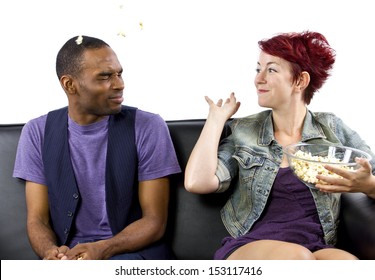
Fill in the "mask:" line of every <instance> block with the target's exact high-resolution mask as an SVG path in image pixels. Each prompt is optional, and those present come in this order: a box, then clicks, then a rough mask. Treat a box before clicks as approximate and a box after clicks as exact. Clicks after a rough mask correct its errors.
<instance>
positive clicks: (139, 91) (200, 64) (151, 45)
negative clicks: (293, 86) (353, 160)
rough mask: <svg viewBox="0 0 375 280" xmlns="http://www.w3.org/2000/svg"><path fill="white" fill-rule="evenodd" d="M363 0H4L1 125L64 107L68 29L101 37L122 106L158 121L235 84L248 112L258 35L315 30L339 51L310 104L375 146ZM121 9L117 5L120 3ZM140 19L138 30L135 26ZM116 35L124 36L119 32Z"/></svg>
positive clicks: (194, 112) (371, 60)
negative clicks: (116, 67)
mask: <svg viewBox="0 0 375 280" xmlns="http://www.w3.org/2000/svg"><path fill="white" fill-rule="evenodd" d="M370 4H371V1H369V0H368V1H366V0H356V1H349V0H343V1H327V0H314V1H300V0H283V1H279V0H267V1H259V0H258V1H250V0H128V1H126V0H122V1H121V0H118V1H115V0H106V1H103V0H64V1H48V0H44V1H43V0H33V1H30V0H12V1H2V3H1V4H0V7H1V8H0V28H1V29H0V32H1V43H0V86H1V87H0V124H6V123H23V122H26V121H28V120H29V119H30V118H33V117H37V116H39V115H42V114H44V113H46V112H48V111H49V110H52V109H55V108H59V107H62V106H65V105H67V99H66V96H65V93H64V92H63V91H62V89H61V87H60V84H59V82H58V79H57V77H56V74H55V59H56V54H57V52H58V50H59V49H60V47H61V46H62V44H63V43H65V41H66V40H68V39H69V38H71V37H74V36H76V35H81V34H82V35H89V36H95V37H99V38H101V39H104V40H105V41H106V42H107V43H109V44H110V45H111V47H112V48H113V49H114V50H115V51H116V52H117V54H118V56H119V59H120V61H121V63H122V66H123V68H124V70H125V73H124V79H125V85H126V89H125V101H124V104H127V105H132V106H136V107H138V108H141V109H144V110H148V111H151V112H155V113H159V114H160V115H161V116H162V117H163V118H164V119H165V120H178V119H196V118H205V117H206V116H207V109H208V107H207V104H206V102H205V101H204V95H208V96H210V97H211V98H213V99H214V100H217V99H219V98H226V97H227V96H228V95H229V93H230V92H232V91H234V92H235V93H236V95H237V98H238V99H239V100H240V101H241V103H242V106H241V108H240V110H239V111H238V113H237V114H236V115H235V117H241V116H246V115H249V114H253V113H256V112H258V111H260V110H263V108H260V107H259V106H258V104H257V96H256V93H255V87H254V85H253V78H254V75H255V68H256V62H257V58H258V46H257V42H258V41H259V40H261V39H264V38H269V37H271V36H273V35H275V34H277V33H280V32H289V31H303V30H311V31H318V32H321V33H323V34H324V35H325V36H326V37H327V39H328V41H329V42H330V44H331V46H332V47H333V48H334V49H335V50H336V52H337V60H336V65H335V68H334V71H333V72H332V77H331V78H330V79H329V80H328V82H327V83H326V84H325V85H324V86H323V88H322V89H321V91H320V92H318V93H317V94H316V95H315V97H314V98H313V100H312V103H311V105H310V106H309V108H310V109H311V110H314V111H330V112H334V113H336V114H337V115H338V116H340V117H341V118H342V119H343V120H344V121H345V122H346V123H347V124H348V125H349V126H351V127H352V128H354V129H355V130H356V131H358V132H359V133H360V135H361V136H362V137H363V138H364V139H365V140H366V141H367V142H368V143H369V144H370V146H372V147H375V139H374V138H373V132H372V117H371V115H372V114H371V113H372V111H371V110H373V109H374V104H373V101H372V100H373V95H374V89H373V81H374V69H373V67H374V66H375V57H374V45H375V44H374V40H375V39H374V38H375V36H374V34H373V33H374V32H373V26H375V24H374V21H375V20H374V17H373V9H371V8H370ZM120 7H122V8H120ZM140 22H142V24H143V29H141V28H140V26H139V23H140ZM118 33H123V34H125V35H126V36H125V37H124V36H121V35H120V36H119V35H118Z"/></svg>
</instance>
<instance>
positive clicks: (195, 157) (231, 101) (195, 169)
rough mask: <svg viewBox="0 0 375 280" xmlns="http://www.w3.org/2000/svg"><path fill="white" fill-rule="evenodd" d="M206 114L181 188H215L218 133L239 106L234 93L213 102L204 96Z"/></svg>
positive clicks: (216, 181) (216, 185) (216, 182)
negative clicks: (206, 108) (225, 98)
mask: <svg viewBox="0 0 375 280" xmlns="http://www.w3.org/2000/svg"><path fill="white" fill-rule="evenodd" d="M205 99H206V101H207V103H208V105H209V106H210V108H209V114H208V117H207V120H206V123H205V125H204V127H203V130H202V132H201V135H200V136H199V138H198V141H197V143H196V144H195V146H194V148H193V151H192V153H191V155H190V157H189V160H188V163H187V165H186V170H185V188H186V190H188V191H189V192H194V193H201V194H203V193H211V192H214V191H216V190H217V189H218V187H219V180H218V178H217V177H216V175H215V173H216V168H217V152H218V146H219V142H220V137H221V133H222V131H223V128H224V125H225V122H226V121H227V120H228V119H229V118H230V117H232V116H233V115H234V114H235V113H236V112H237V110H238V108H239V107H240V102H237V101H236V98H235V96H234V93H232V94H231V95H230V97H229V98H228V99H227V100H226V101H225V103H224V104H223V100H221V99H220V100H219V101H218V103H217V104H214V103H213V101H212V100H211V99H210V98H208V97H205Z"/></svg>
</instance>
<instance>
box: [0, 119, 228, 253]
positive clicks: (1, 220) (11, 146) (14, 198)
mask: <svg viewBox="0 0 375 280" xmlns="http://www.w3.org/2000/svg"><path fill="white" fill-rule="evenodd" d="M204 122H205V121H204V120H183V121H168V122H167V125H168V127H169V130H170V134H171V137H172V141H173V143H174V145H175V150H176V153H177V157H178V160H179V163H180V166H181V168H182V170H183V171H184V170H185V166H186V163H187V160H188V158H189V156H190V153H191V150H192V149H193V147H194V145H195V143H196V141H197V139H198V137H199V134H200V132H201V130H202V128H203V125H204ZM22 127H23V125H22V124H19V125H0V191H1V196H0V213H1V215H0V227H1V230H0V244H1V246H0V248H1V250H0V259H37V256H36V255H35V254H34V252H33V251H32V249H31V247H30V244H29V241H28V238H27V234H26V203H25V194H24V192H25V188H24V182H23V181H21V180H18V179H15V178H12V172H13V165H14V159H15V154H16V149H17V144H18V139H19V136H20V133H21V130H22ZM227 131H228V130H227V129H224V132H223V135H226V134H227ZM183 183H184V178H183V172H182V173H180V174H177V175H173V176H172V177H171V201H170V211H169V212H170V214H169V215H170V216H169V223H168V228H167V234H166V235H167V238H168V240H169V241H170V242H171V246H172V249H173V250H174V252H175V254H176V257H177V258H178V259H212V257H213V254H214V252H215V250H216V249H217V248H219V247H220V242H221V239H222V238H223V237H224V236H225V235H227V232H226V230H225V228H224V226H223V224H222V222H221V219H220V209H221V207H222V206H223V204H224V202H225V201H226V199H227V196H228V194H208V195H197V194H192V193H189V192H187V191H186V190H185V188H184V184H183Z"/></svg>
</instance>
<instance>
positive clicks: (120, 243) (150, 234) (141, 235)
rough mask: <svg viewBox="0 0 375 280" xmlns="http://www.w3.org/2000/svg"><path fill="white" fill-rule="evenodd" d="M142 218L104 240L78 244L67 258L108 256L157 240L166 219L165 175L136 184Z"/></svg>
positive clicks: (167, 188) (131, 250)
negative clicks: (137, 185)
mask: <svg viewBox="0 0 375 280" xmlns="http://www.w3.org/2000/svg"><path fill="white" fill-rule="evenodd" d="M139 200H140V205H141V208H142V218H141V219H139V220H137V221H135V222H133V223H131V224H130V225H128V226H127V227H126V228H124V229H123V230H122V231H121V232H119V233H118V234H117V235H115V236H114V237H112V238H109V239H107V240H100V241H97V242H93V243H83V244H78V245H77V246H75V247H74V248H72V249H71V250H70V251H69V252H68V253H67V257H68V258H69V259H78V258H79V259H108V258H110V257H112V256H114V255H117V254H120V253H127V252H133V251H137V250H140V249H142V248H144V247H145V246H147V245H149V244H151V243H153V242H155V241H157V240H159V239H160V238H161V237H162V236H163V235H164V233H165V229H166V225H167V219H168V202H169V180H168V178H167V177H164V178H159V179H155V180H148V181H142V182H140V183H139Z"/></svg>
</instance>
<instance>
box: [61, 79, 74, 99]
mask: <svg viewBox="0 0 375 280" xmlns="http://www.w3.org/2000/svg"><path fill="white" fill-rule="evenodd" d="M60 84H61V86H62V87H63V89H64V91H65V93H66V94H69V95H72V94H75V93H76V88H75V85H74V79H73V78H72V76H70V75H63V76H62V77H61V78H60Z"/></svg>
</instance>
